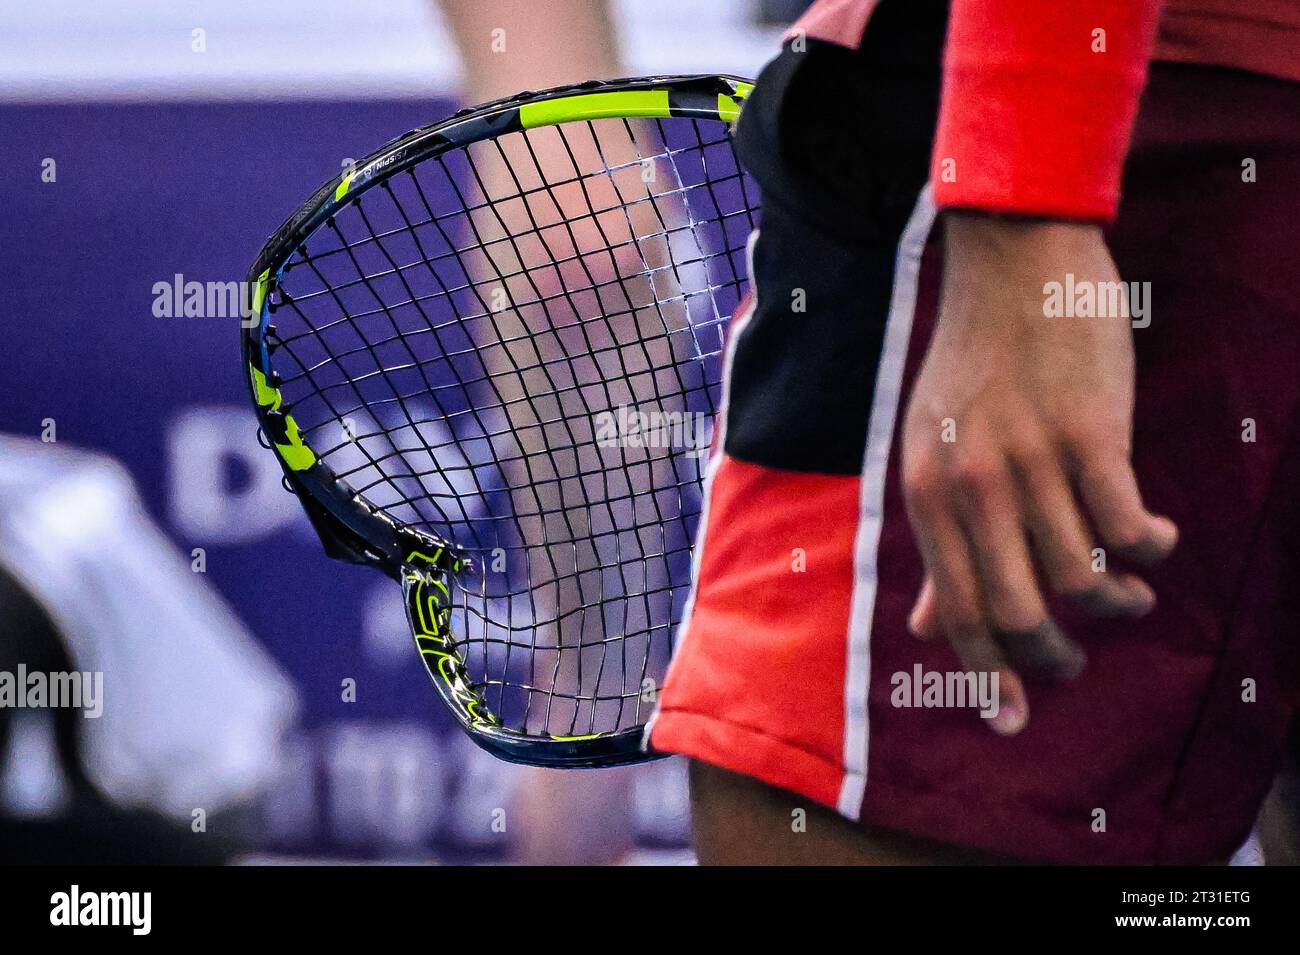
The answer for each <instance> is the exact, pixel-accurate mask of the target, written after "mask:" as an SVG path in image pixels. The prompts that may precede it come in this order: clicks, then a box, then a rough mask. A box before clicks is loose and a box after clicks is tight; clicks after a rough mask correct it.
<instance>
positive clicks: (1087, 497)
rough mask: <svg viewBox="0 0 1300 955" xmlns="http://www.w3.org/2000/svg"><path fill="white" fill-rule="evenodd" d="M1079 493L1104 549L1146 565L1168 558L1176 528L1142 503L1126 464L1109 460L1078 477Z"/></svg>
mask: <svg viewBox="0 0 1300 955" xmlns="http://www.w3.org/2000/svg"><path fill="white" fill-rule="evenodd" d="M1079 493H1080V495H1082V497H1083V501H1084V504H1085V505H1086V507H1087V508H1088V514H1089V515H1090V516H1091V517H1092V521H1093V523H1094V524H1095V525H1096V527H1097V532H1098V533H1099V534H1100V535H1101V539H1102V541H1103V542H1104V543H1105V545H1106V546H1107V547H1109V548H1111V549H1112V550H1114V551H1115V552H1116V553H1118V554H1119V555H1120V556H1122V557H1124V558H1127V559H1129V560H1135V561H1139V562H1141V563H1145V564H1150V563H1154V562H1156V561H1158V560H1162V559H1164V558H1165V557H1168V556H1169V553H1170V552H1171V551H1172V550H1173V549H1174V546H1175V545H1176V544H1177V543H1178V527H1177V526H1176V525H1175V524H1174V522H1173V521H1171V520H1170V519H1169V518H1167V517H1160V516H1158V515H1156V514H1152V513H1151V512H1150V511H1148V510H1147V509H1146V506H1145V505H1144V504H1143V503H1142V495H1141V494H1140V493H1139V492H1138V486H1137V477H1136V476H1135V475H1134V474H1133V468H1132V467H1131V466H1130V464H1129V462H1128V461H1127V460H1124V459H1121V458H1111V459H1109V460H1105V461H1100V462H1097V463H1095V464H1092V465H1090V466H1087V467H1085V468H1084V469H1083V471H1082V472H1081V473H1080V474H1079Z"/></svg>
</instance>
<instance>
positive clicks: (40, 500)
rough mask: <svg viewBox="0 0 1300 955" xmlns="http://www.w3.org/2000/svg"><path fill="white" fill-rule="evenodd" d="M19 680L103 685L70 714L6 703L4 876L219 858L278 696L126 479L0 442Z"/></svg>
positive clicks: (2, 519) (258, 770)
mask: <svg viewBox="0 0 1300 955" xmlns="http://www.w3.org/2000/svg"><path fill="white" fill-rule="evenodd" d="M20 668H25V672H26V673H27V674H34V673H41V674H46V675H53V674H68V673H74V672H79V673H82V674H96V675H100V680H99V681H98V682H97V686H96V689H97V694H98V695H97V697H96V698H95V699H94V700H93V701H91V700H86V699H83V700H82V701H81V703H82V706H74V705H67V704H66V703H65V705H62V706H43V707H23V708H12V709H11V708H8V707H3V706H0V863H4V864H81V865H87V864H89V865H98V864H117V865H121V864H221V863H223V862H226V861H229V860H230V859H231V857H232V856H233V855H234V854H235V852H236V851H237V849H238V846H237V841H238V835H237V834H238V833H239V832H240V831H241V829H242V828H243V827H242V826H241V825H240V824H239V823H240V821H241V819H242V815H243V813H244V812H245V808H244V807H246V806H247V805H248V804H249V803H250V801H251V799H252V798H253V797H254V796H255V795H256V794H257V792H258V791H259V790H260V788H261V787H262V786H263V785H265V784H266V783H267V782H268V781H269V779H270V777H271V774H272V773H273V772H274V770H275V766H276V762H277V749H278V744H279V737H280V734H281V732H282V731H283V730H284V728H285V727H286V726H287V725H288V723H289V720H290V718H291V716H292V714H293V710H294V707H295V701H294V698H293V696H292V693H291V692H290V691H289V689H288V685H287V683H286V682H285V681H284V680H283V678H282V677H280V675H279V673H278V671H276V670H275V668H274V667H273V666H272V664H271V663H270V661H269V659H268V658H266V656H265V654H264V653H263V652H262V651H261V650H260V649H259V648H258V647H257V646H256V645H255V644H254V643H253V641H252V639H251V637H250V636H249V635H248V634H247V632H246V631H245V630H244V629H243V628H242V626H241V625H240V624H239V622H238V620H237V619H236V618H235V616H234V614H233V613H232V612H231V611H230V609H229V608H228V607H226V606H225V605H224V604H223V603H222V602H221V601H220V600H219V598H217V597H216V596H215V594H214V593H213V592H212V590H211V588H210V587H208V585H207V583H206V581H205V580H204V579H203V578H202V576H201V575H198V574H195V573H193V572H192V571H191V568H190V566H189V564H188V563H187V562H186V561H185V559H184V558H183V557H182V556H181V555H180V554H179V553H177V552H176V550H175V548H174V547H173V546H172V545H171V544H170V543H169V542H168V541H167V540H166V538H165V537H164V536H163V535H162V534H161V533H160V532H159V531H158V529H157V528H156V527H154V526H153V525H152V523H151V522H150V521H149V519H148V518H147V516H146V515H145V513H144V510H143V508H142V507H141V506H140V503H139V500H138V498H137V497H136V494H135V490H134V487H133V485H132V483H131V481H130V479H129V477H128V476H127V475H126V473H125V471H123V470H122V468H121V467H120V466H118V465H117V464H116V463H115V462H113V461H111V460H110V459H107V458H104V457H102V456H99V455H93V454H88V453H84V452H79V451H67V450H63V449H55V448H53V447H50V446H48V445H43V444H42V443H41V442H38V441H30V440H24V439H16V438H12V437H10V436H5V435H0V673H4V674H6V675H7V677H8V679H11V680H17V678H18V675H19V673H20ZM47 702H51V703H53V702H55V701H47ZM87 711H89V713H88V712H87ZM199 810H201V813H200V812H198V811H199ZM195 816H198V817H200V818H201V819H202V820H203V825H202V826H201V827H198V828H201V831H194V829H193V828H192V827H191V821H192V819H193V818H194V817H195Z"/></svg>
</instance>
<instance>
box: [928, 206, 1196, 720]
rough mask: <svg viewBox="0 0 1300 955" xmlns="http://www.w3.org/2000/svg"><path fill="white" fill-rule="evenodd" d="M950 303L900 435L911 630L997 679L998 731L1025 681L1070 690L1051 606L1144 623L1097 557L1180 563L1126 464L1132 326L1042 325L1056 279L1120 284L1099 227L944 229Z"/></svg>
mask: <svg viewBox="0 0 1300 955" xmlns="http://www.w3.org/2000/svg"><path fill="white" fill-rule="evenodd" d="M945 218H946V223H947V236H946V251H945V262H944V276H943V294H942V301H941V305H940V309H939V316H938V320H937V325H936V328H935V332H934V337H933V339H932V341H931V342H930V347H929V351H928V353H927V354H926V357H925V362H924V364H923V365H922V368H921V371H920V374H919V377H918V379H917V383H916V387H915V389H914V391H913V393H912V398H911V404H910V406H909V408H908V411H907V419H906V422H905V425H904V431H903V489H904V495H905V498H906V501H907V509H908V515H909V518H910V519H911V523H912V528H913V530H914V532H915V534H916V539H917V543H918V545H919V547H920V550H921V556H922V558H923V560H924V563H925V570H926V581H925V584H924V586H923V587H922V591H921V594H920V596H919V597H918V600H917V604H916V607H915V609H914V610H913V611H912V614H911V617H910V620H909V624H910V626H911V628H912V630H913V632H915V633H917V635H918V636H922V637H927V636H934V635H938V634H942V635H944V636H945V637H946V638H947V639H948V641H949V643H951V644H952V646H953V649H954V650H956V652H957V655H958V657H959V658H960V660H961V663H962V666H963V667H964V668H965V669H967V670H974V671H992V670H997V671H999V673H1000V675H999V691H1000V706H1001V709H1000V712H999V714H998V715H997V716H996V717H994V718H993V719H992V720H991V723H992V725H993V729H994V730H996V731H997V732H999V733H1003V734H1011V733H1016V732H1019V731H1020V729H1021V728H1023V726H1024V725H1025V722H1026V720H1027V719H1028V716H1029V709H1028V705H1027V702H1026V699H1025V692H1024V685H1023V683H1022V682H1021V677H1022V676H1037V677H1040V678H1047V679H1056V680H1062V679H1070V678H1073V677H1074V676H1077V675H1078V673H1079V672H1080V671H1081V670H1082V669H1083V666H1084V663H1085V656H1084V652H1083V650H1082V648H1080V647H1079V645H1078V644H1077V643H1076V642H1074V641H1073V640H1072V639H1070V637H1069V636H1067V635H1066V634H1065V633H1063V632H1062V631H1061V629H1060V628H1059V627H1058V626H1057V625H1056V623H1055V622H1054V621H1053V620H1052V618H1051V616H1050V615H1049V613H1048V609H1047V606H1046V602H1045V598H1044V594H1045V593H1048V592H1050V593H1056V594H1063V595H1066V596H1068V597H1071V598H1073V599H1074V600H1076V601H1078V602H1079V603H1080V604H1082V605H1083V606H1084V607H1085V608H1086V609H1087V610H1089V611H1090V612H1092V613H1094V614H1097V615H1099V616H1129V617H1136V616H1141V615H1142V614H1145V613H1147V612H1148V611H1150V610H1151V609H1152V607H1153V606H1154V605H1155V594H1154V592H1153V591H1152V590H1151V588H1150V587H1149V586H1148V585H1147V584H1146V583H1145V582H1144V581H1142V580H1140V579H1139V578H1137V577H1135V576H1133V575H1130V574H1112V573H1107V572H1097V571H1095V570H1094V569H1093V567H1094V560H1093V549H1094V548H1095V547H1102V548H1104V549H1105V551H1106V553H1107V555H1116V556H1122V557H1124V558H1127V559H1132V560H1137V561H1141V562H1151V561H1155V560H1159V559H1162V558H1163V557H1165V556H1166V555H1168V554H1169V552H1170V551H1171V550H1172V549H1173V547H1174V544H1175V543H1176V541H1177V537H1178V531H1177V528H1176V527H1175V526H1174V524H1173V522H1171V521H1170V520H1168V519H1167V518H1164V517H1158V516H1156V515H1153V514H1151V513H1150V512H1149V511H1148V510H1147V509H1146V507H1145V506H1144V505H1143V503H1142V498H1141V495H1140V494H1139V492H1138V486H1137V480H1136V478H1135V476H1134V473H1133V468H1132V465H1131V463H1130V446H1131V437H1132V417H1133V376H1134V369H1133V341H1132V330H1131V328H1130V323H1129V321H1128V319H1126V318H1124V317H1123V316H1116V317H1110V318H1082V317H1051V318H1049V317H1046V316H1045V315H1044V308H1043V305H1044V301H1045V290H1044V285H1045V283H1047V282H1053V281H1055V282H1062V283H1063V282H1065V281H1066V274H1067V273H1073V275H1074V281H1075V283H1076V287H1077V285H1078V283H1080V282H1084V281H1092V282H1117V281H1119V275H1118V274H1117V272H1116V269H1115V264H1114V262H1113V261H1112V260H1111V257H1110V253H1109V251H1108V250H1107V248H1106V245H1105V242H1104V240H1103V238H1102V234H1101V230H1100V229H1099V228H1098V227H1096V226H1091V225H1084V224H1074V223H1062V222H1029V221H1014V220H1008V219H1003V218H998V217H994V216H985V215H981V214H978V213H949V214H947V215H946V217H945Z"/></svg>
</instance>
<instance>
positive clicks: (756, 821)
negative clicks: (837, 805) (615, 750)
mask: <svg viewBox="0 0 1300 955" xmlns="http://www.w3.org/2000/svg"><path fill="white" fill-rule="evenodd" d="M690 778H691V820H692V827H693V842H694V845H695V855H696V857H697V858H698V859H699V861H700V864H701V865H1007V864H1011V863H1015V862H1017V861H1019V860H1016V859H1014V858H1012V857H1010V856H1002V855H996V854H993V853H988V852H979V851H977V850H974V849H965V848H962V847H960V846H954V845H949V844H945V843H941V842H935V841H934V840H932V839H922V838H919V837H916V836H909V835H907V834H906V833H902V832H894V831H890V830H888V829H883V828H879V827H875V826H866V825H861V824H858V823H854V822H850V821H849V820H848V819H845V818H844V817H843V816H841V815H840V814H839V813H837V812H835V811H834V810H833V809H829V808H827V807H826V806H821V805H818V804H817V803H816V802H815V801H813V800H811V799H808V798H807V797H804V796H800V795H798V794H797V793H793V792H790V791H789V790H786V789H778V788H776V787H775V786H769V785H767V784H766V783H762V782H760V781H759V780H757V779H754V778H752V777H750V776H742V775H740V774H739V773H732V772H728V771H727V770H725V769H719V768H718V767H716V766H711V765H709V764H708V763H703V762H699V761H696V760H692V761H691V771H690Z"/></svg>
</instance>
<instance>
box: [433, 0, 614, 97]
mask: <svg viewBox="0 0 1300 955" xmlns="http://www.w3.org/2000/svg"><path fill="white" fill-rule="evenodd" d="M438 5H439V6H440V7H441V8H442V10H443V13H444V14H445V16H446V18H447V23H448V26H449V27H450V28H451V30H452V32H453V33H454V34H455V37H456V42H457V46H458V47H459V48H460V51H461V56H462V58H463V62H464V65H465V72H466V77H465V82H466V87H467V88H466V90H465V93H466V95H467V97H468V98H469V100H470V101H471V102H483V101H485V100H491V99H496V98H497V97H500V96H507V95H510V94H512V93H517V92H519V91H520V90H523V89H545V88H546V87H549V86H559V85H562V84H564V83H578V82H582V81H583V80H590V79H611V78H614V77H618V76H622V75H624V73H625V71H624V70H623V68H622V65H621V62H620V59H619V55H618V43H617V37H616V35H615V30H614V21H613V17H612V15H611V13H610V10H609V5H608V3H606V2H605V0H546V2H544V3H543V2H537V0H438Z"/></svg>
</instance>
